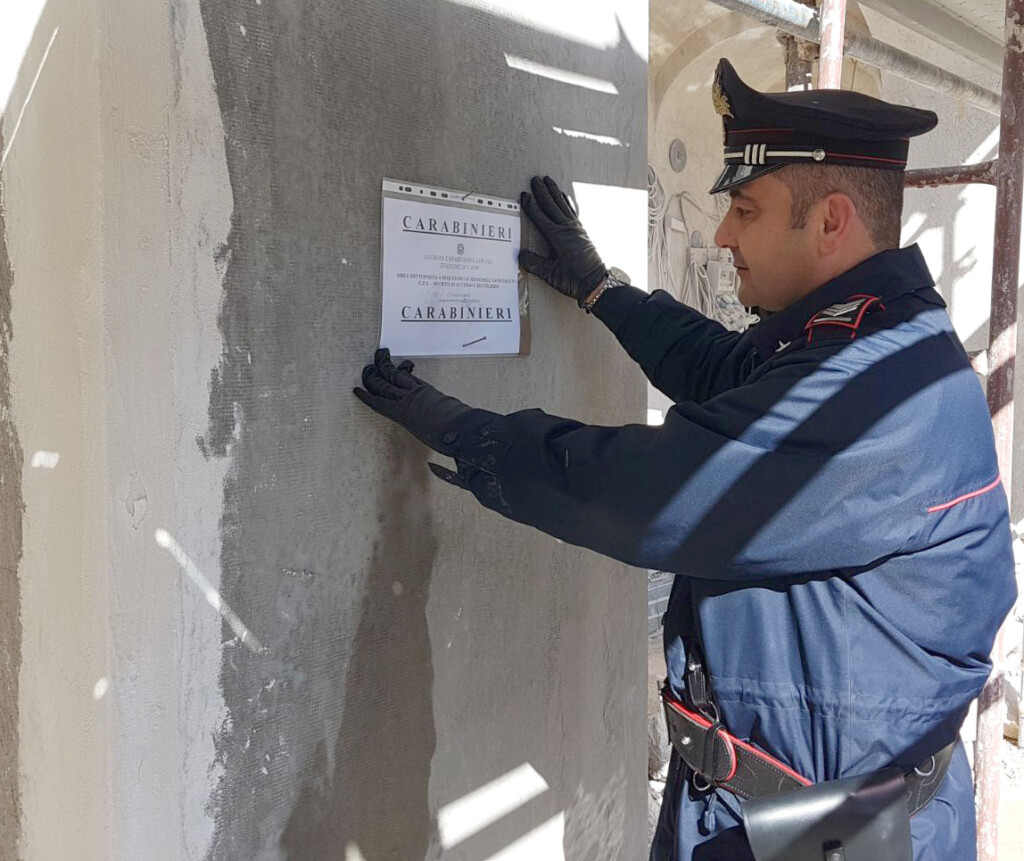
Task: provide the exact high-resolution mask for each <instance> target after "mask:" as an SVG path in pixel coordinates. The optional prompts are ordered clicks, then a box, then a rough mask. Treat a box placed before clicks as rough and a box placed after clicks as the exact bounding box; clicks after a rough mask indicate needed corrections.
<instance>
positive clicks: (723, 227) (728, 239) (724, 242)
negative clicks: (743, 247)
mask: <svg viewBox="0 0 1024 861" xmlns="http://www.w3.org/2000/svg"><path fill="white" fill-rule="evenodd" d="M715 245H717V246H718V247H719V248H734V247H735V242H734V241H733V235H732V230H730V228H729V216H728V215H727V216H725V218H723V219H722V221H721V222H720V223H719V225H718V230H716V231H715Z"/></svg>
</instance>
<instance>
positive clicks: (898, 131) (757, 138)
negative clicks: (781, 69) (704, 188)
mask: <svg viewBox="0 0 1024 861" xmlns="http://www.w3.org/2000/svg"><path fill="white" fill-rule="evenodd" d="M712 99H713V101H714V104H715V110H716V111H717V112H718V114H719V115H720V116H721V117H722V124H723V125H724V127H725V170H723V171H722V174H721V175H720V176H719V177H718V179H717V180H716V182H715V184H714V186H713V187H712V189H711V194H717V193H719V192H722V191H727V190H728V189H730V188H735V187H736V186H738V185H742V184H743V183H744V182H749V181H750V180H752V179H757V178H758V177H759V176H764V175H765V174H767V173H771V172H772V171H775V170H778V169H779V168H781V167H783V166H784V165H787V164H845V165H852V166H856V167H871V168H878V169H881V170H904V169H905V168H906V166H907V153H908V151H909V149H910V138H912V137H915V136H916V135H921V134H924V133H925V132H929V131H931V130H932V129H933V128H935V126H936V125H937V124H938V117H936V116H935V114H934V112H932V111H925V110H921V109H920V108H910V107H905V106H903V105H894V104H892V103H890V102H883V101H882V100H881V99H876V98H873V97H871V96H866V95H864V94H863V93H855V92H853V91H851V90H799V91H794V92H791V93H760V92H758V91H757V90H755V89H753V88H751V87H749V86H747V85H746V84H745V83H743V81H742V80H741V79H740V76H739V75H738V74H737V73H736V70H735V69H734V68H733V67H732V64H731V63H730V62H729V61H728V60H726V59H721V60H719V61H718V68H717V69H716V70H715V81H714V84H713V87H712Z"/></svg>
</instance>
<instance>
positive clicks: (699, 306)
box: [647, 164, 757, 332]
mask: <svg viewBox="0 0 1024 861" xmlns="http://www.w3.org/2000/svg"><path fill="white" fill-rule="evenodd" d="M683 201H686V202H687V203H689V204H690V206H692V207H693V208H694V209H696V210H697V211H698V212H699V213H700V214H701V215H702V216H703V217H704V218H705V219H706V220H707V222H708V224H709V225H710V227H711V232H712V234H713V233H714V231H715V230H716V229H717V227H718V222H719V221H721V219H722V218H723V217H724V215H725V213H726V212H728V210H729V199H728V197H727V195H724V194H720V195H717V196H716V198H715V210H716V213H715V214H712V213H709V212H708V211H707V210H706V209H704V208H703V207H702V206H701V205H700V203H699V202H698V201H697V200H696V198H694V196H693V195H692V194H690V192H688V191H683V192H680V193H678V194H673V195H671V196H668V195H666V194H665V188H664V186H663V185H662V183H661V178H660V177H659V176H658V172H657V171H656V170H655V169H654V166H653V165H650V164H648V165H647V227H648V231H647V236H648V244H647V257H648V260H649V261H650V263H651V264H653V270H654V271H653V277H654V286H655V287H656V288H661V289H662V290H666V291H668V292H669V293H671V294H672V295H673V296H675V297H676V298H677V299H679V301H680V302H683V303H684V304H685V305H688V306H690V307H691V308H693V309H694V310H696V311H699V312H700V313H701V314H703V315H704V316H706V317H710V318H712V319H714V320H717V321H718V322H720V323H722V325H724V326H725V327H726V328H728V329H732V330H733V331H737V332H742V331H743V330H744V329H746V328H747V327H749V326H751V325H753V324H754V323H756V322H757V317H755V316H754V315H752V314H750V313H749V312H748V311H747V309H746V308H744V307H743V306H742V305H741V304H740V302H739V300H738V299H737V298H736V296H735V294H729V293H719V292H718V285H717V284H716V285H712V284H711V281H710V279H709V278H708V272H707V269H706V267H705V266H704V265H703V264H701V263H699V262H697V261H696V260H695V259H694V255H692V254H691V253H690V247H689V245H690V237H691V233H690V226H689V224H688V222H687V220H686V213H685V211H684V209H683ZM674 208H675V209H678V216H676V215H675V213H674V212H673V209H674ZM677 217H678V221H679V222H680V223H681V224H682V228H683V230H682V233H683V236H684V237H685V241H686V245H687V247H686V251H685V265H684V267H683V277H682V283H679V282H678V280H677V278H676V272H675V268H674V267H673V266H672V254H671V249H670V247H669V246H670V242H669V240H670V236H671V231H672V228H671V222H672V220H673V219H676V218H677Z"/></svg>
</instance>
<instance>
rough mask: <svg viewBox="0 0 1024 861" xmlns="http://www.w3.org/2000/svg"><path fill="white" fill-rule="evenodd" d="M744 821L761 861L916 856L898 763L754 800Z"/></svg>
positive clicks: (909, 859)
mask: <svg viewBox="0 0 1024 861" xmlns="http://www.w3.org/2000/svg"><path fill="white" fill-rule="evenodd" d="M743 824H744V826H745V827H746V831H747V839H748V840H749V841H750V848H751V849H752V850H753V853H754V858H756V859H757V861H913V851H912V849H911V845H910V809H909V807H908V806H907V786H906V781H905V779H904V776H903V772H902V771H901V770H900V769H898V768H886V769H883V770H882V771H876V772H873V773H872V774H865V775H858V776H856V777H844V778H841V779H839V780H829V781H825V782H824V783H817V784H814V785H813V786H807V787H801V788H800V789H794V790H791V791H789V792H783V793H781V794H778V795H770V796H764V797H761V798H752V799H749V800H747V801H744V802H743Z"/></svg>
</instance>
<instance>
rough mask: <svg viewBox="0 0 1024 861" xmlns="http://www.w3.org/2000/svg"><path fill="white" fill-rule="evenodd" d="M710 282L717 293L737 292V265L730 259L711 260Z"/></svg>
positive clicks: (709, 262) (709, 263) (709, 264)
mask: <svg viewBox="0 0 1024 861" xmlns="http://www.w3.org/2000/svg"><path fill="white" fill-rule="evenodd" d="M707 272H708V283H710V285H711V289H712V290H714V291H715V293H730V294H731V293H735V292H736V267H735V266H733V265H732V262H731V261H728V260H709V261H708V266H707Z"/></svg>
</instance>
